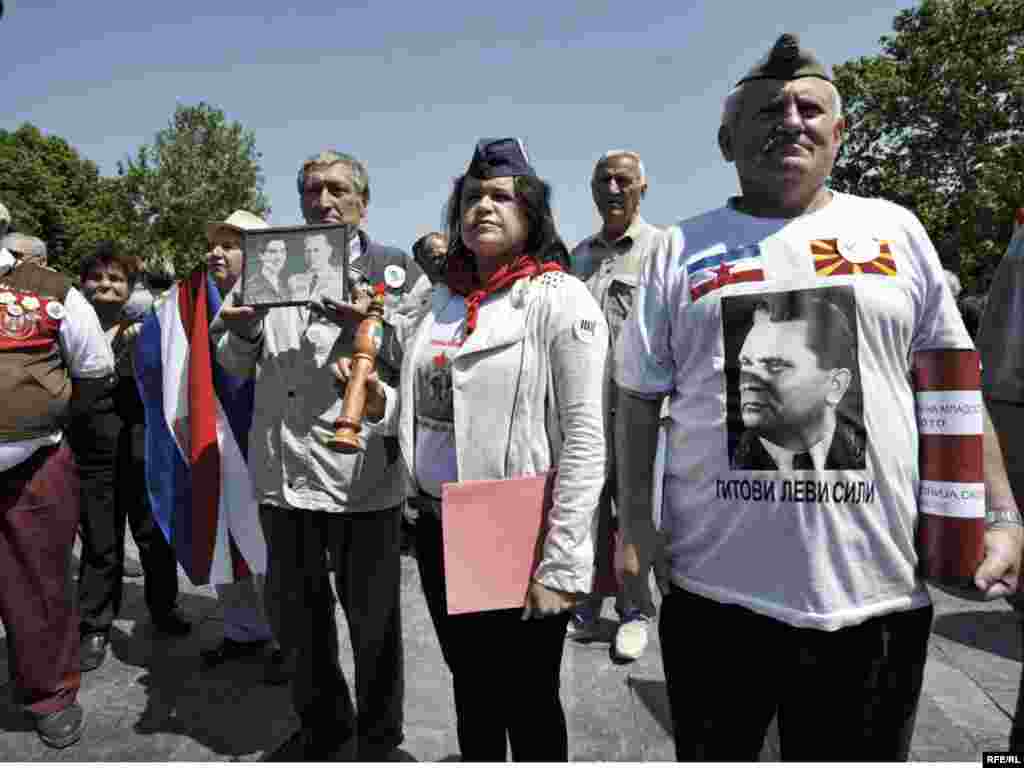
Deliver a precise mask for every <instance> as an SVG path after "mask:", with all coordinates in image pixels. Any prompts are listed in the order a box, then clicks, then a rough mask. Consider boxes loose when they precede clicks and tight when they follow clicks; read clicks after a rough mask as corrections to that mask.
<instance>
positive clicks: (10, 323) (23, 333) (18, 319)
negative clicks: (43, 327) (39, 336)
mask: <svg viewBox="0 0 1024 768" xmlns="http://www.w3.org/2000/svg"><path fill="white" fill-rule="evenodd" d="M0 307H2V309H0V316H2V317H3V321H2V323H0V335H3V336H5V337H6V338H8V339H13V340H14V341H25V340H26V339H29V338H31V337H32V335H33V334H34V333H35V331H36V314H35V313H34V312H26V311H25V310H24V308H22V307H21V306H20V305H18V304H3V305H0Z"/></svg>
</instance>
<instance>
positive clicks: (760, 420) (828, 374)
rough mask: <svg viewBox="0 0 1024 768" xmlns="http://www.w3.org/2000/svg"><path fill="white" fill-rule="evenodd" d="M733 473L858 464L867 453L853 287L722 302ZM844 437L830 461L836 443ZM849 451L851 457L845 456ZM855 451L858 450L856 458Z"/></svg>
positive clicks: (767, 294)
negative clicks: (787, 461) (806, 462)
mask: <svg viewBox="0 0 1024 768" xmlns="http://www.w3.org/2000/svg"><path fill="white" fill-rule="evenodd" d="M722 315H723V318H722V329H723V332H724V334H725V344H726V348H727V350H731V351H727V355H728V356H729V359H728V361H727V382H726V387H727V392H726V396H727V398H729V399H730V400H731V402H732V403H733V406H732V407H733V409H734V410H732V413H733V414H736V413H737V412H738V415H739V419H736V418H735V416H734V417H733V419H732V420H731V421H730V422H729V430H730V443H731V444H732V445H733V446H734V453H733V455H732V457H731V458H732V462H733V468H734V469H770V468H772V466H773V465H772V464H771V463H769V462H768V459H767V458H766V457H765V454H764V452H763V450H762V448H759V447H758V445H757V444H758V443H761V444H763V448H764V450H766V451H768V452H769V453H771V452H772V451H775V450H776V449H779V450H781V451H782V453H783V454H785V453H787V452H788V453H790V454H796V453H802V454H806V453H811V452H814V451H815V450H816V451H817V454H818V456H819V460H824V459H825V456H826V454H828V455H831V457H832V459H831V463H832V464H833V465H835V464H838V463H842V461H843V460H845V457H850V461H854V462H857V463H858V467H853V466H851V467H848V468H851V469H855V468H860V466H862V465H860V462H861V461H862V456H863V452H862V451H861V450H859V448H860V446H862V445H863V423H864V422H863V414H862V402H861V398H860V393H859V388H857V389H856V391H857V396H856V397H848V393H849V392H850V391H851V389H853V388H854V384H855V382H856V381H859V375H858V371H857V352H856V349H857V332H856V310H855V298H854V294H853V292H852V290H851V289H850V288H849V286H841V287H840V286H837V287H835V288H827V289H826V288H821V289H809V290H799V291H780V292H776V293H758V294H746V295H744V296H730V297H726V298H724V299H723V300H722ZM837 432H839V433H841V434H840V435H839V438H838V440H839V441H840V443H841V445H837V450H836V452H832V453H831V454H830V451H829V449H830V446H831V445H833V443H834V438H833V435H835V434H836V433H837ZM847 448H849V449H850V450H846V449H847ZM855 449H856V450H855Z"/></svg>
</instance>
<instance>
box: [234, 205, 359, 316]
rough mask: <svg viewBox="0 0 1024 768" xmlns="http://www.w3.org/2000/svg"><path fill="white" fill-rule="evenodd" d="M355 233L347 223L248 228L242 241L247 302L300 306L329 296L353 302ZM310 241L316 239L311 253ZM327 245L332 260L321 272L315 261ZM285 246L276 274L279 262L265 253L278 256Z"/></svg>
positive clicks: (243, 291) (243, 295)
mask: <svg viewBox="0 0 1024 768" xmlns="http://www.w3.org/2000/svg"><path fill="white" fill-rule="evenodd" d="M350 232H351V228H350V227H349V226H348V225H347V224H309V225H304V226H297V227H269V228H267V229H255V230H246V231H245V233H244V235H243V239H242V251H243V265H242V288H241V297H240V298H241V304H243V305H246V306H252V307H296V306H305V305H306V304H308V303H309V301H310V300H311V299H314V298H320V297H323V296H329V297H330V298H332V299H334V300H336V301H349V297H350V296H351V286H350V285H349V274H348V268H349V261H350V253H349V240H350V239H351V236H350V234H349V233H350ZM321 236H323V237H324V238H326V241H325V242H320V241H319V240H318V238H319V237H321ZM309 239H312V242H310V243H309V244H308V245H309V246H310V251H311V253H310V255H309V256H307V253H306V251H307V240H309ZM325 246H326V248H327V251H328V252H327V256H326V258H327V260H328V264H327V265H325V266H323V267H322V268H321V269H320V270H317V269H316V268H315V266H314V264H313V263H312V261H311V260H313V259H316V258H317V255H314V254H318V255H319V256H321V257H322V256H323V253H324V250H323V249H324V247H325ZM282 250H283V255H282V256H281V257H280V258H281V263H280V266H279V267H277V270H276V273H275V272H274V270H273V266H274V264H273V262H272V261H268V260H267V258H266V257H265V254H267V253H272V254H278V253H280V252H281V251H282ZM272 258H273V257H272ZM274 260H275V261H276V260H277V259H276V258H275V259H274ZM265 267H267V268H265ZM325 275H326V278H325Z"/></svg>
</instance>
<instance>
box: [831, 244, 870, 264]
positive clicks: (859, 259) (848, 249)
mask: <svg viewBox="0 0 1024 768" xmlns="http://www.w3.org/2000/svg"><path fill="white" fill-rule="evenodd" d="M872 245H874V241H863V240H840V241H839V243H838V249H839V254H840V255H841V256H842V257H843V258H844V259H846V260H847V261H851V262H853V263H854V264H865V263H867V262H869V261H873V260H874V259H877V258H878V247H877V246H875V247H874V248H872Z"/></svg>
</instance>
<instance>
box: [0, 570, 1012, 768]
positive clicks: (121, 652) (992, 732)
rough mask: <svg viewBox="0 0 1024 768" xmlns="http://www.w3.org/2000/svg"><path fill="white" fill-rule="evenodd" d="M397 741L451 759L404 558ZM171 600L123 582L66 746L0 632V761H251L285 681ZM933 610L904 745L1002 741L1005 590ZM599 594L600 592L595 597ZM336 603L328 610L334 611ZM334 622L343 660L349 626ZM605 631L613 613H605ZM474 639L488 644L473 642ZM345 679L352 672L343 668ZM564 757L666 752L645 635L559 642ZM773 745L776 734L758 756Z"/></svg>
mask: <svg viewBox="0 0 1024 768" xmlns="http://www.w3.org/2000/svg"><path fill="white" fill-rule="evenodd" d="M402 575H403V606H402V610H403V621H404V624H405V641H406V670H407V672H406V681H407V682H406V686H407V698H406V709H405V712H406V735H407V738H406V742H405V744H404V745H403V747H404V749H405V750H407V751H408V752H409V753H410V754H411V755H413V756H414V757H415V758H417V759H418V760H421V761H443V760H450V759H457V755H458V746H457V744H456V740H455V732H454V706H453V703H452V696H451V686H450V681H449V678H448V673H447V671H446V669H445V667H444V664H443V662H442V660H441V654H440V650H439V649H438V646H437V641H436V639H435V637H434V632H433V628H432V626H431V624H430V618H429V616H428V614H427V610H426V606H425V604H424V602H423V598H422V596H421V594H420V589H419V579H418V576H417V574H416V564H415V562H414V561H413V560H412V559H411V558H409V557H404V558H403V563H402ZM181 582H182V585H183V587H184V592H185V594H184V596H183V607H184V610H185V612H186V613H187V614H188V615H189V616H190V617H191V618H192V620H193V621H194V622H195V624H196V629H195V631H194V632H193V633H192V635H191V636H189V637H186V638H184V639H175V640H171V639H165V638H162V637H161V636H159V635H157V634H154V632H153V631H152V629H151V627H150V625H149V623H148V616H147V613H146V609H145V607H144V604H143V601H142V580H141V579H129V580H127V582H126V600H125V607H124V610H123V612H122V613H123V615H122V617H121V618H120V620H119V621H118V622H117V623H116V628H115V632H114V633H113V636H112V649H113V653H112V656H111V658H110V659H109V660H108V661H107V663H106V664H105V665H104V666H103V667H101V668H100V669H98V670H96V671H94V672H91V673H88V674H87V675H86V676H85V679H84V682H83V687H82V694H81V697H80V700H81V702H82V703H83V705H84V706H85V707H86V709H87V711H88V726H87V731H86V734H85V737H84V738H83V740H82V741H81V742H80V743H79V744H77V745H75V746H73V747H70V748H68V749H66V750H63V751H60V752H56V751H52V750H49V749H47V748H45V747H44V746H43V745H42V744H41V743H40V742H39V741H38V739H37V738H36V737H35V735H34V733H33V732H32V730H31V725H30V723H29V722H28V721H27V720H25V719H24V717H23V716H22V715H21V713H20V712H19V711H18V710H17V709H16V708H15V707H14V705H13V704H12V703H11V701H10V691H11V686H10V683H9V674H8V670H7V667H6V644H5V640H4V638H3V634H2V631H0V760H14V761H25V762H29V761H35V760H60V761H75V762H86V761H90V762H91V761H112V760H117V761H128V760H132V761H136V760H140V761H169V760H187V761H231V760H258V759H260V758H261V757H262V756H263V755H264V753H265V752H267V751H269V750H271V749H273V748H274V747H275V746H276V745H278V744H279V743H280V742H281V741H283V740H284V738H285V737H286V736H287V735H288V734H289V733H290V732H291V731H292V729H293V728H294V727H295V725H296V721H295V720H294V717H293V716H292V715H291V712H290V707H289V703H288V697H287V691H286V689H285V688H281V687H268V686H265V685H262V684H261V683H260V682H259V680H260V675H261V666H260V664H259V662H258V661H251V662H250V661H244V662H236V663H233V664H228V665H225V666H223V667H221V668H219V669H217V670H215V671H213V672H204V671H203V670H202V669H201V667H200V665H199V650H200V649H202V648H205V647H209V646H212V645H214V644H216V643H217V642H218V640H219V638H220V635H221V619H220V614H219V610H218V606H217V602H216V600H215V599H214V597H213V593H212V591H211V590H210V589H209V588H208V587H201V588H196V587H192V586H191V585H189V584H188V582H187V580H186V579H185V577H184V576H181ZM933 595H934V597H935V601H936V608H937V610H936V620H935V627H934V633H933V636H932V642H931V649H930V659H929V663H928V666H927V668H926V680H925V693H924V697H923V700H922V703H921V708H920V712H919V715H918V724H917V730H916V732H915V738H914V744H913V757H914V758H915V759H916V760H920V761H970V762H974V761H977V760H979V759H980V755H981V752H982V751H983V750H990V749H1004V748H1005V744H1006V739H1007V735H1008V733H1009V728H1010V718H1011V716H1012V714H1013V709H1014V706H1015V703H1016V696H1017V686H1018V682H1019V680H1020V674H1021V637H1020V628H1019V625H1018V623H1017V622H1016V620H1015V618H1014V613H1013V611H1012V610H1011V609H1010V608H1009V607H1008V606H1007V605H1006V603H1005V602H1003V601H999V602H997V603H991V604H979V603H971V602H967V601H963V600H960V599H957V598H955V597H951V596H949V595H946V594H944V593H941V592H937V591H936V592H934V593H933ZM609 608H610V601H606V609H609ZM339 616H340V614H339ZM339 624H342V631H341V632H340V637H341V641H342V642H341V644H342V648H343V650H342V662H343V664H344V665H345V666H346V671H347V673H348V674H349V675H351V665H350V664H349V663H348V659H349V656H350V654H349V653H348V652H347V648H346V645H347V632H346V631H345V630H344V626H343V620H339ZM607 626H608V630H609V632H610V631H611V630H612V628H613V625H612V623H611V621H608V622H607ZM481 652H484V653H485V652H486V649H481ZM349 679H350V680H351V677H349ZM563 691H564V698H565V703H566V708H567V711H568V713H569V729H570V733H569V745H570V751H571V757H572V759H573V760H588V761H612V760H615V761H618V760H628V761H638V760H658V761H663V760H671V759H672V757H673V750H672V741H671V737H670V736H669V729H668V728H669V727H668V705H667V700H666V697H665V685H664V676H663V674H662V668H661V658H660V651H659V649H658V647H657V636H656V633H654V643H653V644H652V647H651V648H650V649H649V652H648V653H647V655H646V656H645V657H644V658H643V659H642V660H641V661H639V662H637V663H635V664H631V665H618V664H615V663H613V662H612V660H611V659H610V657H609V653H608V643H606V642H595V643H592V644H590V645H586V646H582V645H577V644H574V643H569V644H568V645H567V648H566V656H565V666H564V671H563ZM775 755H777V751H776V750H775V748H774V734H771V735H770V736H769V741H768V744H767V745H766V747H765V750H764V754H763V757H764V758H765V759H772V758H773V756H775Z"/></svg>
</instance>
